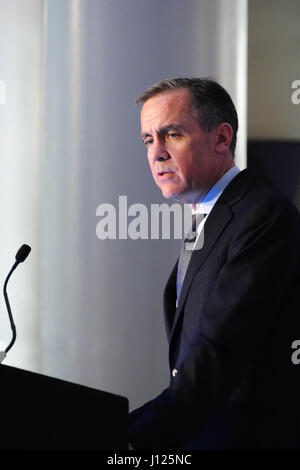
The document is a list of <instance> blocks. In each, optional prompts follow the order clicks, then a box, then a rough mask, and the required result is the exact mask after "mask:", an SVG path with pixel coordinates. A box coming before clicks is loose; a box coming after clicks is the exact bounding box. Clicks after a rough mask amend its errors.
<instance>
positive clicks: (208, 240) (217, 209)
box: [165, 170, 253, 341]
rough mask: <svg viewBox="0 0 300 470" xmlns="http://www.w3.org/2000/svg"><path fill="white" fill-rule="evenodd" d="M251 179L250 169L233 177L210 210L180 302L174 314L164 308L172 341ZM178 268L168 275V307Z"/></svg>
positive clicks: (169, 337)
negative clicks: (191, 291) (197, 282)
mask: <svg viewBox="0 0 300 470" xmlns="http://www.w3.org/2000/svg"><path fill="white" fill-rule="evenodd" d="M252 181H253V178H252V176H251V175H250V174H249V172H248V170H243V171H241V172H240V173H239V174H238V175H237V176H236V178H234V180H233V181H232V182H231V183H230V184H229V185H228V186H227V187H226V188H225V190H224V191H223V193H222V195H221V196H220V198H219V199H218V200H217V202H216V204H215V206H214V207H213V209H212V211H211V213H210V214H209V215H208V217H207V220H206V222H205V225H204V244H203V247H202V248H201V249H200V250H196V251H194V252H193V254H192V257H191V260H190V264H189V266H188V269H187V272H186V275H185V279H184V282H183V286H182V289H181V293H180V298H179V303H178V307H177V309H176V311H175V316H174V307H173V309H169V311H167V310H165V312H166V315H167V320H168V325H169V328H171V332H170V331H167V334H168V339H169V341H171V339H172V336H173V334H174V331H175V328H176V325H177V323H178V320H179V318H180V316H181V314H182V312H183V307H184V304H185V300H186V297H187V295H188V292H189V289H190V286H191V283H192V280H193V278H194V276H195V274H196V272H197V271H198V270H199V269H200V268H201V266H202V264H203V263H204V261H205V259H206V258H207V256H208V254H209V253H210V251H211V250H212V248H213V246H214V244H215V243H216V241H217V240H218V238H219V237H220V236H221V235H222V232H223V231H224V229H225V228H226V226H227V225H228V223H229V222H230V221H231V219H232V217H233V216H234V212H233V210H232V208H231V206H232V205H233V204H234V203H236V202H237V201H239V200H240V199H241V198H242V197H243V195H244V193H245V192H246V191H247V189H248V187H249V185H250V184H251V182H252ZM175 268H176V270H175ZM175 268H174V269H173V271H172V274H171V276H170V278H169V281H168V284H167V287H166V291H167V288H168V292H169V296H167V297H165V307H166V303H167V302H168V298H169V299H170V297H171V295H170V294H172V295H173V296H174V295H175V299H176V272H177V264H176V266H175ZM174 270H175V274H174ZM171 283H172V284H173V285H172V284H171ZM171 286H172V287H171ZM174 289H175V291H174ZM173 299H174V297H173ZM173 302H174V300H173ZM171 305H172V304H171ZM172 312H173V318H174V319H173V323H171V320H172Z"/></svg>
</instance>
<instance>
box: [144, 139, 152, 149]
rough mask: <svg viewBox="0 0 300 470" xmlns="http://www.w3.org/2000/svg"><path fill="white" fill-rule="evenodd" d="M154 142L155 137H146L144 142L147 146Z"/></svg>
mask: <svg viewBox="0 0 300 470" xmlns="http://www.w3.org/2000/svg"><path fill="white" fill-rule="evenodd" d="M152 142H153V139H145V140H144V144H145V145H146V147H148V145H150V144H152Z"/></svg>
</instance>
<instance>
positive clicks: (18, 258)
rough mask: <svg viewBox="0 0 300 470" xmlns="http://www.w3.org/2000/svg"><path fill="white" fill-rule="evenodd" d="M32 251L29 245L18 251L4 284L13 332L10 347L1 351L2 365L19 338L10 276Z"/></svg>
mask: <svg viewBox="0 0 300 470" xmlns="http://www.w3.org/2000/svg"><path fill="white" fill-rule="evenodd" d="M30 251H31V248H30V246H28V245H22V246H21V248H20V249H19V250H18V252H17V254H16V261H15V263H14V265H13V266H12V268H11V270H10V271H9V273H8V275H7V278H6V279H5V282H4V286H3V295H4V299H5V303H6V308H7V312H8V317H9V321H10V327H11V330H12V339H11V342H10V343H9V345H8V346H7V348H6V349H5V350H4V351H0V363H1V362H2V361H3V359H4V358H5V356H6V354H7V353H8V351H9V350H10V349H11V348H12V346H13V344H14V342H15V341H16V337H17V332H16V325H15V323H14V319H13V316H12V312H11V308H10V304H9V300H8V295H7V284H8V281H9V279H10V276H11V275H12V273H13V272H14V270H15V269H16V267H17V266H18V264H20V263H23V261H25V259H26V258H27V256H28V255H29V253H30Z"/></svg>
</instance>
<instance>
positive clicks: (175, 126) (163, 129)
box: [141, 122, 183, 140]
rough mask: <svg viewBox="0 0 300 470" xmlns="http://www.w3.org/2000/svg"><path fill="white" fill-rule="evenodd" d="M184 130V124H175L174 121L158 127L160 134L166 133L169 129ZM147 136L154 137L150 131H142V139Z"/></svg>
mask: <svg viewBox="0 0 300 470" xmlns="http://www.w3.org/2000/svg"><path fill="white" fill-rule="evenodd" d="M181 130H183V126H182V125H180V124H173V123H172V122H171V123H170V124H168V125H167V126H163V127H160V128H159V129H158V134H159V135H162V134H166V133H167V132H169V131H181ZM146 137H152V134H149V133H148V132H142V133H141V139H142V140H144V139H145V138H146Z"/></svg>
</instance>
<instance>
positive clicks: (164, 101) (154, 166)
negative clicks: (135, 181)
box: [141, 88, 224, 203]
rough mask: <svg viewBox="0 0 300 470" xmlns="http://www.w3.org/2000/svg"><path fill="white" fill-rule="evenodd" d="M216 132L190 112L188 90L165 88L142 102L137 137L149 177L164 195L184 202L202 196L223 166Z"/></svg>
mask: <svg viewBox="0 0 300 470" xmlns="http://www.w3.org/2000/svg"><path fill="white" fill-rule="evenodd" d="M219 134H220V132H219V131H218V128H217V129H215V130H212V132H204V131H203V130H202V128H201V126H200V124H199V122H198V121H197V119H196V118H195V117H194V116H193V115H192V112H191V99H190V92H189V90H188V89H184V88H181V89H176V90H171V91H166V92H163V93H160V94H158V95H155V96H153V97H151V98H149V99H148V100H147V101H146V102H145V103H144V105H143V107H142V111H141V137H142V140H143V142H144V144H145V145H146V147H147V156H148V161H149V165H150V169H151V172H152V176H153V178H154V181H155V182H156V184H157V186H158V187H159V188H160V189H161V191H162V193H163V195H164V197H166V198H175V199H177V200H180V201H182V202H187V203H195V202H199V201H200V200H201V199H202V198H203V197H204V195H205V194H206V193H207V191H208V190H209V189H210V187H211V186H213V184H214V183H215V181H217V180H218V179H219V177H220V173H222V167H223V165H224V161H223V160H222V159H221V158H220V152H219V150H220V148H219V147H218V144H220V143H221V140H222V139H220V135H219ZM223 140H224V139H223ZM221 175H222V174H221Z"/></svg>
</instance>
